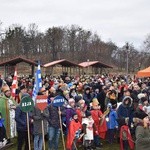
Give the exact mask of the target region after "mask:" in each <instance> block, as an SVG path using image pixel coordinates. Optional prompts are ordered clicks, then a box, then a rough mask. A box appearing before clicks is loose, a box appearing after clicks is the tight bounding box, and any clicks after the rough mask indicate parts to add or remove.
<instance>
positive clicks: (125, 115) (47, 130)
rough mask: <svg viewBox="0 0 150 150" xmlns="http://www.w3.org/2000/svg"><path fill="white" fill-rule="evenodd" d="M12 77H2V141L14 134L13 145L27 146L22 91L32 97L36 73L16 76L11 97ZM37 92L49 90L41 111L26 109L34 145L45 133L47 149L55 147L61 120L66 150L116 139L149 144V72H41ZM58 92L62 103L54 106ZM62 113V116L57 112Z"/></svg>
mask: <svg viewBox="0 0 150 150" xmlns="http://www.w3.org/2000/svg"><path fill="white" fill-rule="evenodd" d="M11 85H12V77H7V78H6V79H5V80H4V79H3V80H2V79H0V95H1V96H0V147H2V146H4V145H6V144H8V143H9V142H11V139H12V138H14V137H16V136H17V145H18V146H17V149H18V150H21V149H22V148H23V145H24V143H25V149H26V150H28V149H29V147H28V146H29V145H28V132H27V113H25V112H23V111H22V110H21V109H20V103H21V101H22V99H23V98H24V97H31V98H32V91H33V86H34V78H30V77H18V89H17V90H16V97H15V98H12V97H11ZM38 95H47V107H46V108H45V109H44V111H40V110H39V108H38V107H37V106H36V104H35V106H34V109H33V110H32V111H31V112H29V122H30V134H31V136H32V137H33V143H34V144H33V145H34V149H35V150H42V145H43V138H42V137H43V135H42V134H43V132H42V124H41V121H43V124H44V135H45V138H46V139H47V141H48V149H49V150H58V146H59V138H60V132H61V125H63V133H64V134H63V136H64V137H65V147H66V149H67V150H76V149H77V147H82V148H83V149H85V150H92V149H101V148H103V149H104V148H105V144H104V143H103V141H104V140H105V141H106V142H107V143H109V144H113V143H115V142H118V144H120V149H121V150H130V149H134V148H136V150H148V149H149V147H150V130H149V125H150V122H149V117H150V103H149V102H150V78H145V79H138V78H135V77H133V78H131V77H130V76H123V75H107V74H104V75H93V76H88V75H82V76H70V77H69V76H58V77H56V76H49V75H46V76H45V77H42V88H41V89H40V90H39V92H38ZM57 95H60V96H62V97H63V98H64V100H65V102H64V104H63V105H62V106H61V107H60V109H58V107H55V106H53V101H54V98H55V97H56V96H57ZM60 116H61V120H62V122H60V119H59V117H60Z"/></svg>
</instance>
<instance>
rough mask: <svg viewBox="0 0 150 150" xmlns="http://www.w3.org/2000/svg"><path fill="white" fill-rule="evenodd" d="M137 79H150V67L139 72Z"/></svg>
mask: <svg viewBox="0 0 150 150" xmlns="http://www.w3.org/2000/svg"><path fill="white" fill-rule="evenodd" d="M137 77H150V67H148V68H146V69H143V70H140V71H138V72H137Z"/></svg>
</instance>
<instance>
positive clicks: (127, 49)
mask: <svg viewBox="0 0 150 150" xmlns="http://www.w3.org/2000/svg"><path fill="white" fill-rule="evenodd" d="M126 51H127V68H126V71H127V75H128V73H129V43H128V42H127V43H126Z"/></svg>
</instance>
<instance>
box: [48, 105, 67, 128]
mask: <svg viewBox="0 0 150 150" xmlns="http://www.w3.org/2000/svg"><path fill="white" fill-rule="evenodd" d="M48 110H49V120H48V123H49V126H50V127H54V128H60V119H59V114H58V107H54V106H53V105H52V104H50V105H49V106H48ZM60 111H61V113H62V114H61V116H62V117H63V116H65V115H66V111H65V108H64V107H63V106H62V107H60Z"/></svg>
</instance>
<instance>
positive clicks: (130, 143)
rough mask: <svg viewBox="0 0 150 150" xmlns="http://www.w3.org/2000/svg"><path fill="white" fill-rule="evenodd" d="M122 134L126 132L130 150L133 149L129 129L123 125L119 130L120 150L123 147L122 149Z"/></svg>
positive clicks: (122, 149)
mask: <svg viewBox="0 0 150 150" xmlns="http://www.w3.org/2000/svg"><path fill="white" fill-rule="evenodd" d="M123 132H126V134H127V139H128V143H129V147H130V149H134V141H133V139H132V136H131V133H130V130H129V127H128V126H127V125H123V126H122V127H121V129H120V150H124V147H123Z"/></svg>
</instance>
